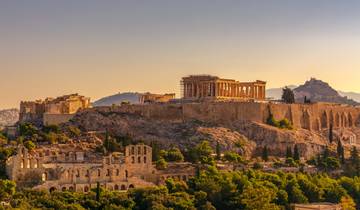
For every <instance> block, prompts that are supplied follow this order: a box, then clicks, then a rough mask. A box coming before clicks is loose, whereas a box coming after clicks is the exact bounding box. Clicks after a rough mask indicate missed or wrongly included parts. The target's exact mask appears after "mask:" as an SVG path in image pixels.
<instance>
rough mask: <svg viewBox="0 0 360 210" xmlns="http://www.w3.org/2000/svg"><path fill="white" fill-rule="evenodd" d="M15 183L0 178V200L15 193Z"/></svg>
mask: <svg viewBox="0 0 360 210" xmlns="http://www.w3.org/2000/svg"><path fill="white" fill-rule="evenodd" d="M15 189H16V184H15V182H13V181H10V180H0V201H3V200H5V199H8V198H11V196H13V195H14V194H15Z"/></svg>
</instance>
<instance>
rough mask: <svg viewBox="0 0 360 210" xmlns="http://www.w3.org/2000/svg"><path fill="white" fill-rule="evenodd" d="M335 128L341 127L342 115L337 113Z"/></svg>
mask: <svg viewBox="0 0 360 210" xmlns="http://www.w3.org/2000/svg"><path fill="white" fill-rule="evenodd" d="M335 127H337V128H338V127H340V115H339V113H336V115H335Z"/></svg>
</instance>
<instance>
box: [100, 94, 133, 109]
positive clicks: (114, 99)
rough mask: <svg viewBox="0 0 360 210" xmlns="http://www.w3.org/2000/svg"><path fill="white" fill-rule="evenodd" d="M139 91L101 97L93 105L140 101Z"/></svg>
mask: <svg viewBox="0 0 360 210" xmlns="http://www.w3.org/2000/svg"><path fill="white" fill-rule="evenodd" d="M139 97H140V94H139V93H131V92H127V93H118V94H115V95H112V96H107V97H104V98H101V99H99V100H97V101H95V102H94V103H93V106H111V105H113V104H117V105H118V104H121V102H125V101H126V102H130V103H131V104H138V103H139Z"/></svg>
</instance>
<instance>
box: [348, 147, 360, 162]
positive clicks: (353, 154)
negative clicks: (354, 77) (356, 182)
mask: <svg viewBox="0 0 360 210" xmlns="http://www.w3.org/2000/svg"><path fill="white" fill-rule="evenodd" d="M350 161H351V164H352V165H354V166H359V165H360V157H359V152H358V150H357V149H356V147H353V148H352V150H351V153H350Z"/></svg>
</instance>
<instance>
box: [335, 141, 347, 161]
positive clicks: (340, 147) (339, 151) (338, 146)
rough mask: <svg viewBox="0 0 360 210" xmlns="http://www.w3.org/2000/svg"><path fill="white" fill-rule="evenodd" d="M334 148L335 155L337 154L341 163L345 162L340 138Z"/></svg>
mask: <svg viewBox="0 0 360 210" xmlns="http://www.w3.org/2000/svg"><path fill="white" fill-rule="evenodd" d="M336 150H337V156H338V158H339V160H340V162H341V163H342V164H344V163H345V154H344V151H345V150H344V147H343V145H342V143H341V140H339V141H338V144H337V148H336Z"/></svg>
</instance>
